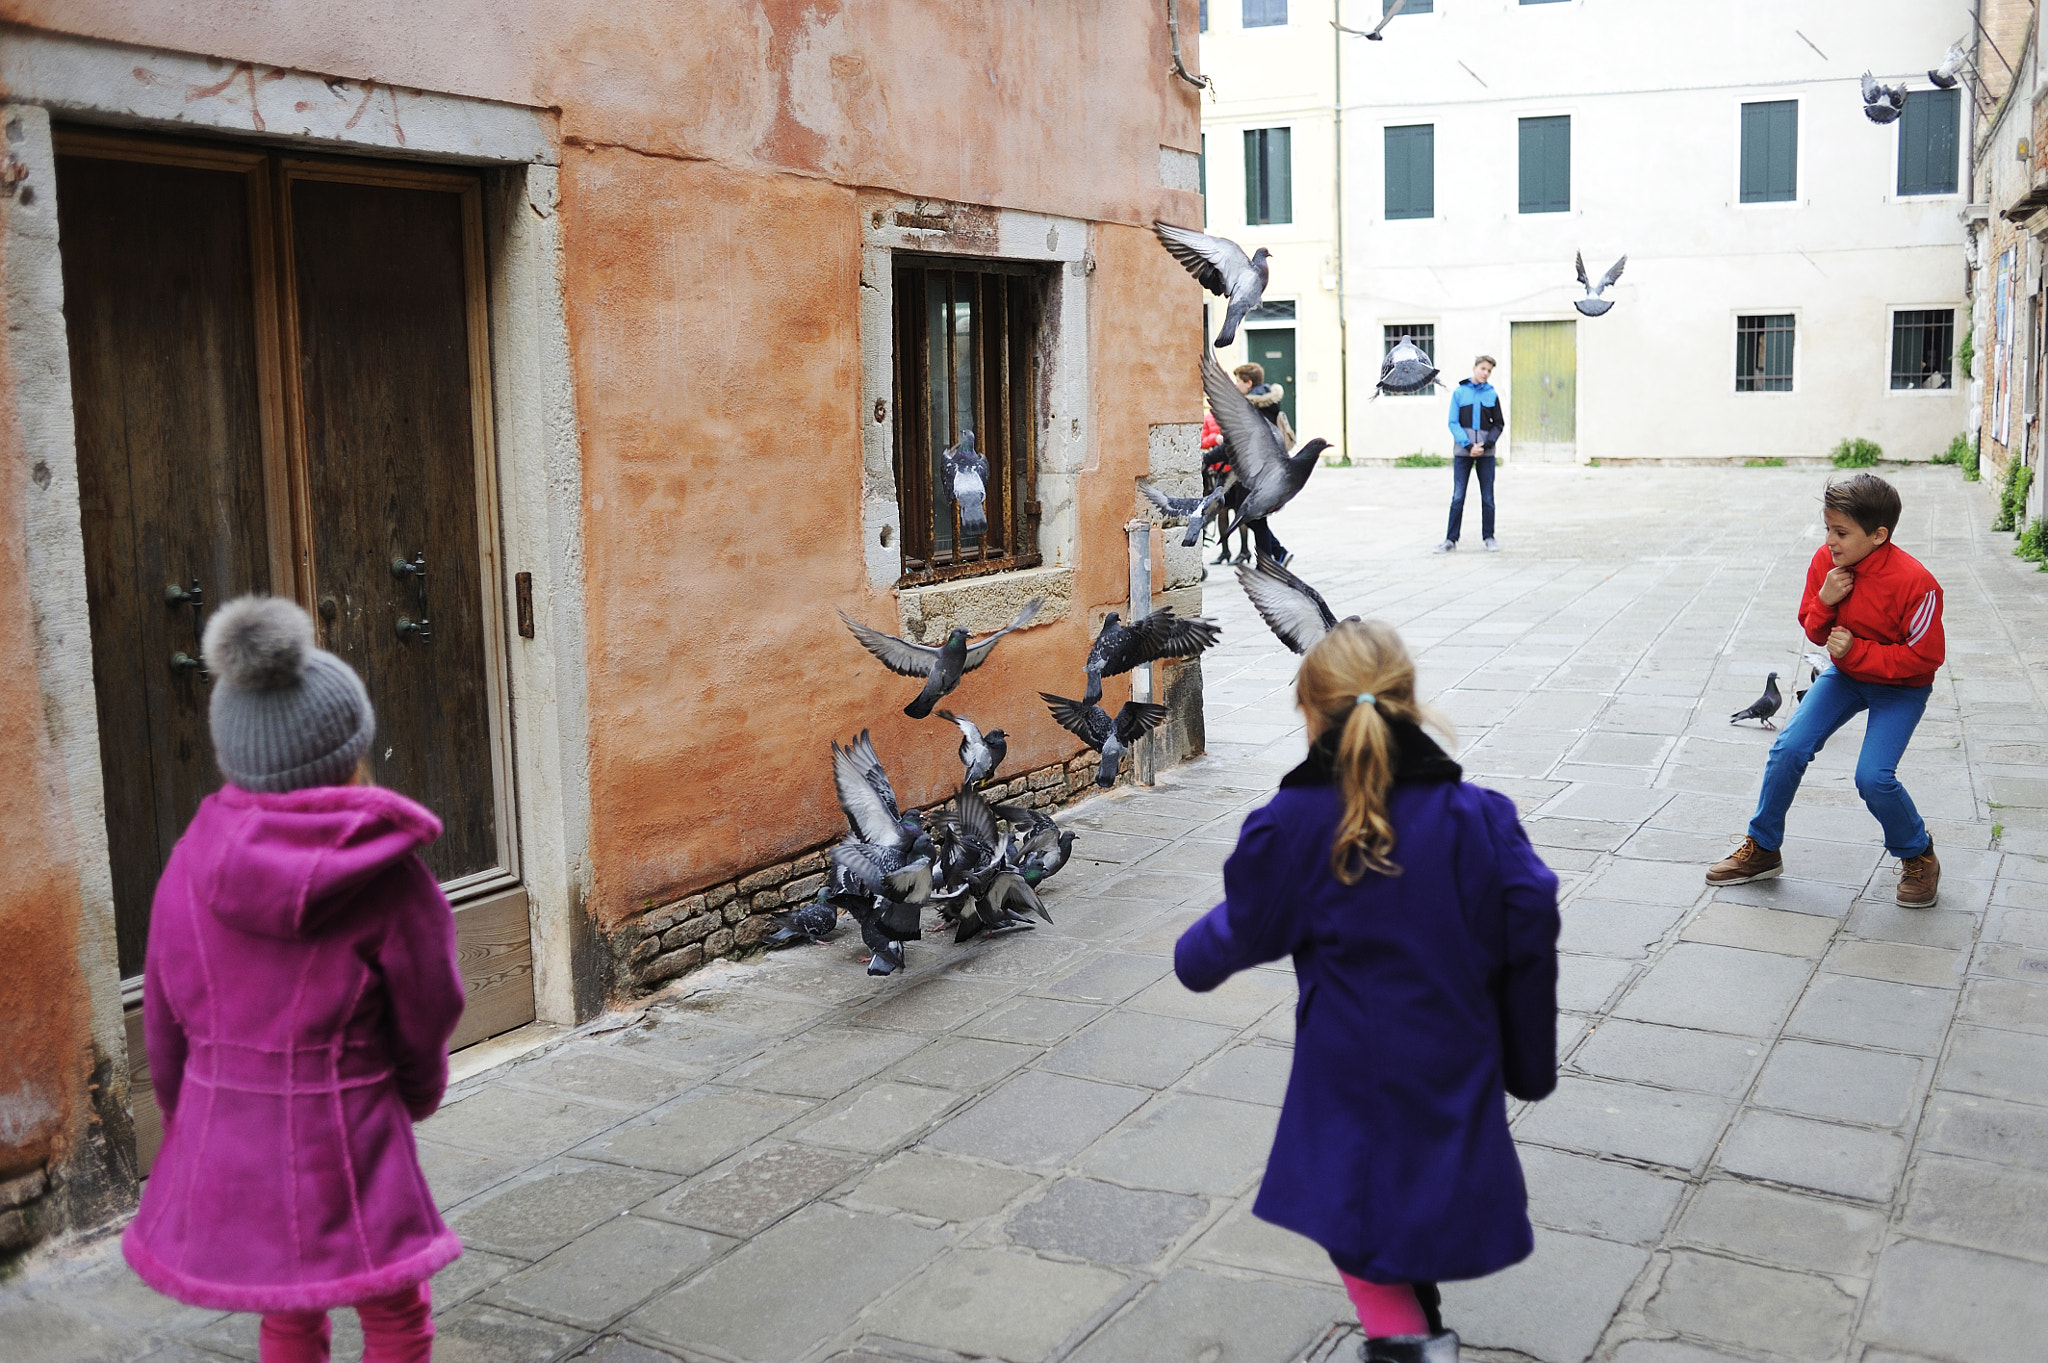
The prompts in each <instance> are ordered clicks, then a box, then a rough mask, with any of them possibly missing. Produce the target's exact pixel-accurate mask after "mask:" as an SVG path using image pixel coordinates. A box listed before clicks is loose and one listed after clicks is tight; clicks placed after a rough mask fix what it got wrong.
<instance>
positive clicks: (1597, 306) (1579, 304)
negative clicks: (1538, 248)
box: [1572, 251, 1628, 317]
mask: <svg viewBox="0 0 2048 1363" xmlns="http://www.w3.org/2000/svg"><path fill="white" fill-rule="evenodd" d="M1573 258H1574V259H1575V260H1576V261H1577V262H1578V265H1579V283H1581V284H1583V285H1585V287H1586V296H1585V297H1584V298H1574V299H1573V300H1572V306H1573V307H1575V308H1577V309H1578V310H1579V311H1580V312H1581V313H1583V314H1585V315H1586V316H1588V317H1601V316H1604V315H1606V312H1607V310H1608V309H1609V308H1611V307H1613V306H1614V300H1613V299H1612V298H1602V297H1601V296H1600V295H1601V294H1603V293H1606V292H1607V291H1608V290H1609V289H1611V288H1613V287H1614V281H1615V280H1617V279H1619V278H1621V269H1622V266H1624V265H1626V264H1628V257H1627V256H1623V257H1622V258H1621V259H1620V260H1617V261H1615V262H1614V268H1613V269H1611V270H1609V271H1608V272H1607V273H1606V274H1604V275H1602V276H1600V282H1599V283H1598V284H1595V283H1594V282H1593V281H1592V280H1590V279H1588V278H1586V256H1585V253H1584V252H1583V251H1582V252H1580V253H1578V254H1577V255H1576V256H1574V257H1573Z"/></svg>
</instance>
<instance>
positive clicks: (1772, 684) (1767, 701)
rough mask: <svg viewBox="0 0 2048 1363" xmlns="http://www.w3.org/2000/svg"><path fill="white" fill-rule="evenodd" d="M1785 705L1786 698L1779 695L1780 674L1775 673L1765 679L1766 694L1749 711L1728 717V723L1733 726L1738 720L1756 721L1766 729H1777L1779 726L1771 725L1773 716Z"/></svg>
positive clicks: (1759, 697) (1756, 700) (1752, 704)
mask: <svg viewBox="0 0 2048 1363" xmlns="http://www.w3.org/2000/svg"><path fill="white" fill-rule="evenodd" d="M1784 703H1785V698H1784V697H1783V696H1781V695H1779V694H1778V674H1777V673H1775V672H1773V673H1771V675H1770V676H1768V677H1765V678H1764V693H1763V694H1762V695H1761V696H1758V697H1757V698H1756V699H1755V700H1754V701H1752V702H1750V706H1749V708H1748V709H1747V710H1737V711H1736V712H1735V713H1734V714H1732V715H1730V716H1728V722H1729V723H1730V724H1733V723H1735V722H1736V721H1737V720H1743V719H1754V720H1757V721H1758V722H1760V723H1761V724H1762V725H1763V726H1764V727H1765V728H1766V729H1775V728H1777V727H1778V726H1777V725H1775V724H1773V723H1771V716H1772V715H1775V714H1777V713H1778V707H1779V706H1781V705H1783V704H1784Z"/></svg>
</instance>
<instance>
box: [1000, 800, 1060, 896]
mask: <svg viewBox="0 0 2048 1363" xmlns="http://www.w3.org/2000/svg"><path fill="white" fill-rule="evenodd" d="M995 811H996V817H997V818H999V819H1001V820H1002V821H1003V822H1004V823H1006V824H1008V825H1009V826H1010V840H1009V843H1008V844H1007V845H1006V846H1005V848H1004V850H1003V860H1004V863H1005V864H1006V865H1009V866H1012V867H1014V868H1016V871H1017V873H1018V874H1019V875H1021V876H1023V877H1024V883H1025V884H1027V885H1030V886H1033V887H1036V886H1038V885H1039V884H1041V883H1043V882H1044V881H1046V880H1049V879H1051V878H1052V877H1053V876H1054V875H1055V874H1057V873H1058V871H1059V869H1060V868H1061V867H1062V866H1065V865H1066V864H1067V859H1068V858H1069V857H1071V856H1073V855H1074V838H1075V836H1076V835H1075V834H1074V833H1073V832H1072V831H1071V830H1070V829H1064V828H1061V827H1060V826H1059V824H1058V823H1057V822H1055V821H1054V819H1053V817H1052V816H1051V815H1050V814H1044V813H1041V812H1040V811H1038V810H1036V809H1026V808H1025V807H1024V806H1022V805H997V806H996V807H995Z"/></svg>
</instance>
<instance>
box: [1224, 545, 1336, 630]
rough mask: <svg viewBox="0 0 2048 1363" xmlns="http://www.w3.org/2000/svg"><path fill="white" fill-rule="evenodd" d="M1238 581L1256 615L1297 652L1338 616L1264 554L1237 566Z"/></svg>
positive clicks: (1332, 626)
mask: <svg viewBox="0 0 2048 1363" xmlns="http://www.w3.org/2000/svg"><path fill="white" fill-rule="evenodd" d="M1237 582H1238V585H1239V586H1241V587H1243V588H1244V594H1245V595H1246V596H1247V597H1249V598H1250V599H1251V603H1252V609H1253V610H1255V611H1257V612H1258V613H1259V618H1260V619H1261V620H1264V621H1265V622H1266V625H1267V627H1268V628H1269V629H1271V630H1272V631H1273V634H1274V635H1275V637H1277V638H1278V639H1279V640H1280V642H1281V643H1283V644H1285V645H1287V647H1288V648H1290V649H1292V650H1294V652H1296V653H1306V652H1308V651H1309V650H1310V649H1311V648H1313V647H1315V645H1316V643H1317V641H1318V640H1320V639H1321V638H1322V637H1323V636H1324V635H1325V634H1328V633H1329V632H1330V631H1331V630H1333V629H1335V628H1336V627H1337V616H1336V614H1335V612H1333V611H1331V609H1330V606H1329V603H1328V602H1326V601H1324V600H1323V597H1322V593H1321V592H1318V591H1317V590H1316V589H1315V588H1314V587H1311V586H1309V585H1308V583H1306V582H1303V581H1302V580H1301V579H1300V578H1298V577H1296V576H1295V575H1294V574H1293V573H1290V572H1288V571H1287V570H1286V569H1285V568H1283V567H1281V566H1280V565H1279V564H1277V563H1275V562H1273V560H1271V559H1269V558H1267V557H1266V556H1265V555H1264V554H1261V555H1259V557H1258V561H1257V562H1256V563H1248V564H1241V565H1239V567H1238V570H1237ZM1347 618H1349V619H1352V620H1356V619H1357V618H1358V617H1357V616H1355V615H1353V616H1349V617H1347Z"/></svg>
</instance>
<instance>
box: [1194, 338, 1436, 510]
mask: <svg viewBox="0 0 2048 1363" xmlns="http://www.w3.org/2000/svg"><path fill="white" fill-rule="evenodd" d="M1430 373H1431V374H1434V373H1436V371H1435V370H1434V369H1432V370H1431V371H1430ZM1202 392H1203V393H1204V394H1206V395H1207V396H1208V399H1209V411H1210V412H1211V413H1213V414H1214V415H1215V417H1216V424H1217V425H1218V426H1219V427H1221V428H1222V430H1223V439H1224V442H1225V443H1226V444H1228V445H1229V446H1230V461H1231V471H1232V472H1233V473H1234V474H1235V475H1236V478H1237V481H1238V482H1239V483H1241V484H1242V485H1243V486H1244V490H1245V496H1244V501H1243V502H1241V503H1239V505H1238V507H1237V512H1236V514H1237V519H1236V520H1235V521H1233V522H1232V523H1231V524H1230V525H1228V526H1226V527H1224V530H1223V536H1224V538H1225V539H1228V538H1229V537H1230V533H1231V531H1233V530H1235V529H1236V528H1237V527H1238V526H1239V525H1242V524H1243V523H1244V522H1246V521H1255V520H1258V519H1260V518H1261V517H1264V516H1270V515H1272V514H1273V513H1274V512H1275V511H1278V510H1279V509H1280V508H1281V507H1283V506H1285V505H1287V503H1288V502H1289V501H1290V500H1291V499H1292V498H1293V497H1294V494H1295V493H1297V492H1299V491H1301V489H1302V488H1303V487H1304V486H1306V485H1307V483H1308V476H1309V475H1310V474H1311V473H1314V472H1315V471H1316V465H1317V464H1318V463H1319V462H1321V456H1322V453H1323V451H1324V450H1325V449H1327V448H1328V447H1329V444H1330V442H1329V441H1327V440H1324V439H1321V438H1320V437H1318V438H1317V439H1314V440H1311V441H1309V442H1308V443H1307V444H1305V445H1303V446H1302V447H1301V448H1300V449H1299V450H1296V451H1295V452H1294V453H1293V454H1289V453H1288V452H1287V446H1285V445H1284V444H1282V443H1281V442H1280V433H1279V432H1278V431H1277V430H1275V429H1274V428H1273V424H1272V423H1271V422H1269V421H1267V420H1266V419H1265V418H1264V417H1262V416H1260V415H1259V414H1258V411H1257V410H1256V409H1255V408H1254V407H1253V406H1252V402H1251V399H1250V398H1248V397H1246V396H1245V395H1244V394H1243V393H1241V392H1239V391H1238V389H1237V385H1236V384H1235V383H1234V382H1232V381H1231V378H1230V375H1228V374H1226V373H1224V372H1223V366H1222V365H1220V364H1218V363H1217V362H1216V354H1215V352H1214V351H1210V350H1204V351H1203V352H1202Z"/></svg>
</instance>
